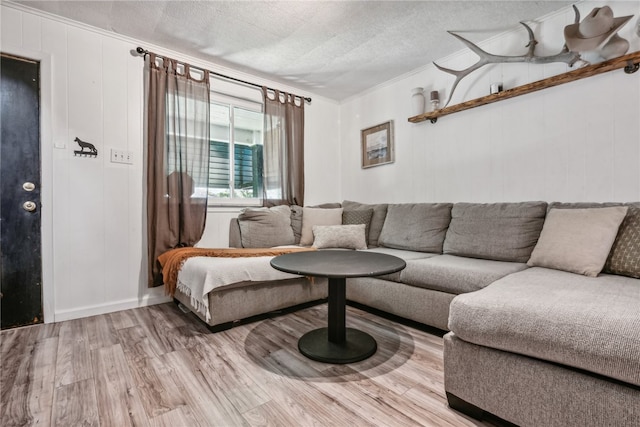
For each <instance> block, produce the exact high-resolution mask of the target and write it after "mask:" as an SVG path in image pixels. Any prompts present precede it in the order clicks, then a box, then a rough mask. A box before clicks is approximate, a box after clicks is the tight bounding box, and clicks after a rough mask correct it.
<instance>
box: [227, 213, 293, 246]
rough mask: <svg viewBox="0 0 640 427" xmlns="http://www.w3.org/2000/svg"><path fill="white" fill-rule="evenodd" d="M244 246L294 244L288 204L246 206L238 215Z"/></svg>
mask: <svg viewBox="0 0 640 427" xmlns="http://www.w3.org/2000/svg"><path fill="white" fill-rule="evenodd" d="M238 224H239V225H240V239H241V241H242V247H244V248H271V247H274V246H284V245H293V244H295V239H294V236H293V229H292V228H291V209H290V208H289V206H285V205H283V206H274V207H272V208H247V209H244V210H243V211H242V212H241V213H240V215H238Z"/></svg>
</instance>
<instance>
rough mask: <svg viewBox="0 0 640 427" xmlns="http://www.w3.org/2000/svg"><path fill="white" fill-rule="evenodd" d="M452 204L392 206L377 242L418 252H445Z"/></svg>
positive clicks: (388, 210) (404, 204)
mask: <svg viewBox="0 0 640 427" xmlns="http://www.w3.org/2000/svg"><path fill="white" fill-rule="evenodd" d="M452 206H453V205H452V204H451V203H403V204H391V205H389V207H388V209H387V218H386V219H385V221H384V226H383V227H382V232H381V233H380V239H379V240H378V243H379V244H380V246H384V247H386V248H394V249H405V250H409V251H416V252H434V253H442V244H443V242H444V237H445V235H446V233H447V227H448V226H449V222H450V221H451V207H452Z"/></svg>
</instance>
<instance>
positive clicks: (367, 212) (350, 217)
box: [342, 209, 373, 242]
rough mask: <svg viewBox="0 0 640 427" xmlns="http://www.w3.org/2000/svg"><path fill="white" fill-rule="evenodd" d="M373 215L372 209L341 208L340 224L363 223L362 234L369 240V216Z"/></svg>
mask: <svg viewBox="0 0 640 427" xmlns="http://www.w3.org/2000/svg"><path fill="white" fill-rule="evenodd" d="M372 217H373V209H362V210H358V209H356V210H351V211H348V210H343V211H342V225H356V224H364V235H365V236H366V238H367V242H368V241H369V229H370V228H371V218H372Z"/></svg>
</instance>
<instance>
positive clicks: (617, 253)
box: [602, 203, 640, 279]
mask: <svg viewBox="0 0 640 427" xmlns="http://www.w3.org/2000/svg"><path fill="white" fill-rule="evenodd" d="M602 272H603V273H610V274H619V275H622V276H629V277H634V278H636V279H640V203H637V204H634V205H629V210H628V211H627V216H626V217H625V218H624V220H623V221H622V224H620V228H619V229H618V235H617V236H616V240H615V241H614V242H613V246H612V247H611V252H610V253H609V258H608V259H607V262H606V263H605V265H604V269H603V270H602Z"/></svg>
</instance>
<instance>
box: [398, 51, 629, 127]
mask: <svg viewBox="0 0 640 427" xmlns="http://www.w3.org/2000/svg"><path fill="white" fill-rule="evenodd" d="M618 68H624V71H625V73H627V74H632V73H634V72H636V71H638V68H640V51H638V52H633V53H629V54H627V55H624V56H620V57H618V58H613V59H610V60H608V61H604V62H600V63H598V64H593V65H588V66H586V67H582V68H578V69H577V70H573V71H569V72H567V73H563V74H558V75H557V76H553V77H549V78H546V79H543V80H538V81H536V82H533V83H527V84H525V85H522V86H518V87H514V88H513V89H507V90H505V91H502V92H500V93H495V94H493V95H487V96H483V97H481V98H476V99H472V100H470V101H465V102H462V103H460V104H456V105H452V106H450V107H445V108H442V109H440V110H437V111H432V112H429V113H424V114H420V115H418V116H413V117H409V121H410V122H411V123H420V122H424V121H426V120H430V121H431V123H435V122H436V121H437V120H438V117H442V116H446V115H448V114H453V113H457V112H459V111H464V110H469V109H471V108H475V107H479V106H481V105H486V104H492V103H494V102H498V101H502V100H503V99H509V98H514V97H516V96H520V95H525V94H527V93H531V92H536V91H538V90H542V89H546V88H548V87H553V86H558V85H561V84H564V83H569V82H572V81H575V80H580V79H584V78H586V77H591V76H595V75H597V74H602V73H606V72H608V71H613V70H617V69H618Z"/></svg>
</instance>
